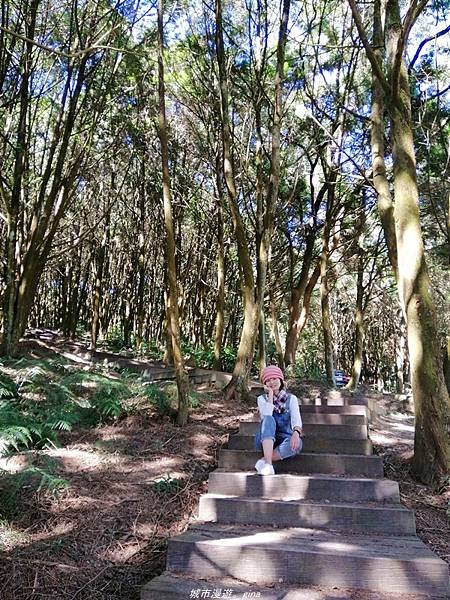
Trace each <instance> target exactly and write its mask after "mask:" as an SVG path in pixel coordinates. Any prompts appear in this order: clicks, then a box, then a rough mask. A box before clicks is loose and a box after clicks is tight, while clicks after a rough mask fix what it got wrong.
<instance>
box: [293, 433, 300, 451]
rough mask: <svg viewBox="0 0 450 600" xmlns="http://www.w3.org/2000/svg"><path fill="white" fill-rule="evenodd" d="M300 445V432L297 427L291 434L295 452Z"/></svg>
mask: <svg viewBox="0 0 450 600" xmlns="http://www.w3.org/2000/svg"><path fill="white" fill-rule="evenodd" d="M296 433H298V435H295V434H296ZM299 447H300V433H299V431H297V429H296V430H295V431H294V433H293V434H292V436H291V449H292V450H293V451H294V452H295V451H296V450H298V448H299Z"/></svg>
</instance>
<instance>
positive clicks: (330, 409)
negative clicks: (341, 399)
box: [299, 402, 369, 417]
mask: <svg viewBox="0 0 450 600" xmlns="http://www.w3.org/2000/svg"><path fill="white" fill-rule="evenodd" d="M299 406H300V410H301V413H302V415H303V414H304V413H309V414H314V415H364V416H365V417H368V416H369V411H368V409H367V406H363V405H359V404H358V405H357V404H348V405H327V404H323V405H322V404H318V405H314V404H303V403H302V402H299Z"/></svg>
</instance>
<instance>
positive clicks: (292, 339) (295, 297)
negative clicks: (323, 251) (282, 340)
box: [284, 231, 315, 366]
mask: <svg viewBox="0 0 450 600" xmlns="http://www.w3.org/2000/svg"><path fill="white" fill-rule="evenodd" d="M314 242H315V234H314V233H313V232H312V231H311V232H310V234H309V235H308V237H307V239H306V247H305V253H304V255H303V263H302V270H301V272H300V276H299V279H298V283H297V285H296V286H295V288H294V289H293V290H292V291H291V298H290V302H289V324H288V331H287V335H286V345H285V351H284V364H285V365H286V366H288V365H293V364H295V355H296V352H297V347H298V338H299V334H300V316H301V301H302V299H303V296H304V294H305V290H306V287H307V285H308V281H309V270H310V267H311V262H312V258H313V250H314Z"/></svg>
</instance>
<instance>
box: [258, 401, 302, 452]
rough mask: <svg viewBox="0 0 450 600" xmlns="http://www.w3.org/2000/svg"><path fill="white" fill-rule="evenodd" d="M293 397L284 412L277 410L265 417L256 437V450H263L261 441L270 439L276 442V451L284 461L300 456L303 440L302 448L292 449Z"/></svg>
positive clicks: (285, 406)
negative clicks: (291, 407)
mask: <svg viewBox="0 0 450 600" xmlns="http://www.w3.org/2000/svg"><path fill="white" fill-rule="evenodd" d="M290 405H291V395H290V394H288V397H287V399H286V402H285V403H284V408H283V412H281V413H278V412H276V411H275V410H274V411H273V414H272V415H269V416H265V417H263V419H262V421H261V425H260V427H259V429H258V430H257V432H256V435H255V450H259V451H261V450H262V444H261V440H264V439H267V438H270V439H273V440H274V450H277V451H278V454H279V455H280V457H281V458H282V459H284V458H289V457H290V456H295V455H297V454H299V453H300V452H301V450H302V447H303V440H302V438H300V446H299V447H298V448H297V450H292V448H291V436H292V434H293V431H292V427H291V409H290Z"/></svg>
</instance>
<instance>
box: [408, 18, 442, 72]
mask: <svg viewBox="0 0 450 600" xmlns="http://www.w3.org/2000/svg"><path fill="white" fill-rule="evenodd" d="M449 31H450V25H448V27H446V28H445V29H442V30H441V31H439V32H438V33H436V34H435V35H432V36H430V37H427V38H425V39H424V40H422V41H421V42H420V44H419V46H418V47H417V50H416V52H415V54H414V56H413V58H412V60H411V62H410V63H409V67H408V70H409V71H411V69H412V68H413V67H414V65H415V63H416V61H417V59H418V58H419V55H420V53H421V52H422V50H423V47H424V46H425V45H426V44H428V42H432V41H433V40H437V39H438V38H440V37H442V36H443V35H445V34H446V33H448V32H449Z"/></svg>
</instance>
